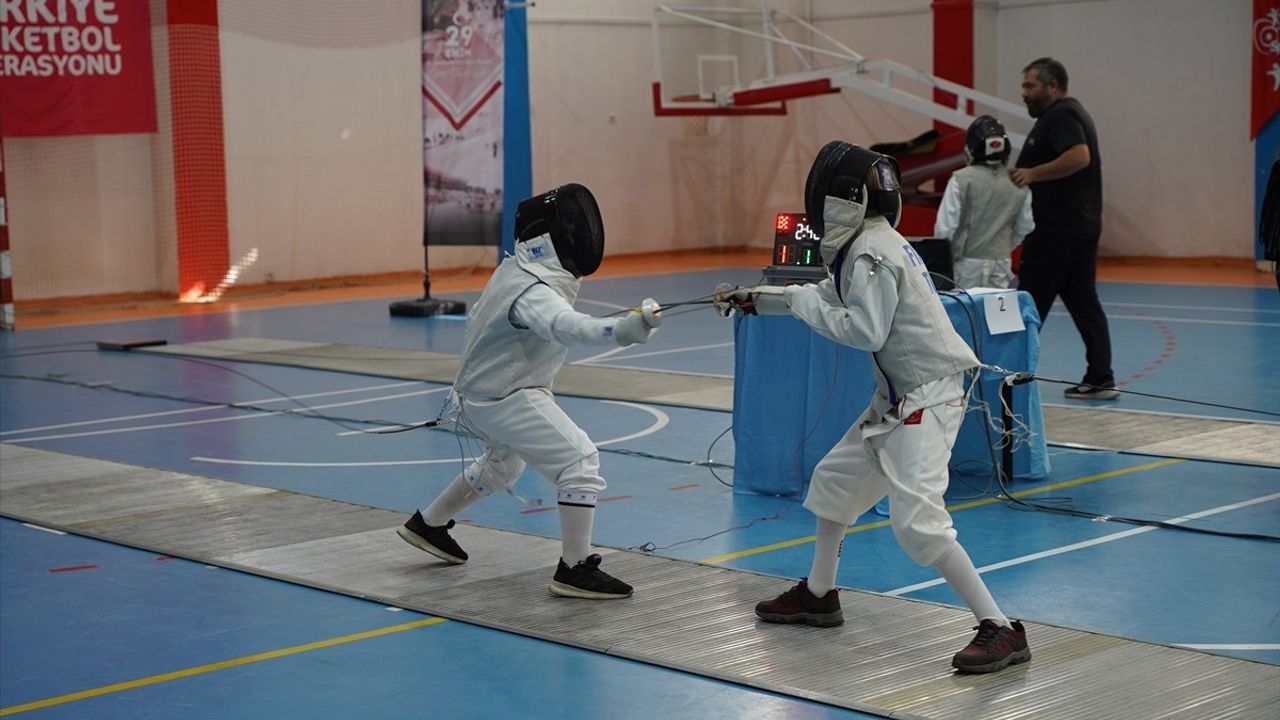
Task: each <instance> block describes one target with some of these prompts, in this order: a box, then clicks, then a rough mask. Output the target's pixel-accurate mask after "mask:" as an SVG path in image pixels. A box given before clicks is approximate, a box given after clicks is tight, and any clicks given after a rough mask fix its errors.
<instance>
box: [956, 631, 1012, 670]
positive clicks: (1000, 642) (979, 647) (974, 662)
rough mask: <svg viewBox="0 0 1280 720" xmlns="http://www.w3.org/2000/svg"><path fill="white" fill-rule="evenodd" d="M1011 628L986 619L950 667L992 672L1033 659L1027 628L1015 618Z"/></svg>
mask: <svg viewBox="0 0 1280 720" xmlns="http://www.w3.org/2000/svg"><path fill="white" fill-rule="evenodd" d="M1011 624H1012V625H1013V627H1012V628H1007V627H1004V626H1002V625H997V624H996V623H995V621H994V620H983V621H982V622H981V623H978V627H976V628H974V630H977V631H978V634H977V636H976V637H974V638H973V642H970V643H969V644H968V645H967V646H965V648H964V649H963V650H961V651H960V652H958V653H956V655H955V657H953V658H951V667H953V668H955V669H957V670H959V671H960V672H963V673H991V672H995V671H997V670H1003V669H1005V668H1006V667H1008V666H1010V665H1017V664H1018V663H1024V662H1026V661H1028V660H1030V659H1031V649H1030V648H1028V647H1027V631H1026V630H1025V629H1024V628H1023V627H1022V623H1020V622H1018V621H1017V620H1014V621H1013V622H1012V623H1011Z"/></svg>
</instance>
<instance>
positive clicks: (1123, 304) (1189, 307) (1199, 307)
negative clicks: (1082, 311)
mask: <svg viewBox="0 0 1280 720" xmlns="http://www.w3.org/2000/svg"><path fill="white" fill-rule="evenodd" d="M1102 304H1103V305H1109V306H1112V307H1135V308H1164V309H1166V310H1205V311H1209V312H1238V313H1263V314H1274V315H1280V310H1265V309H1262V308H1229V307H1212V306H1209V305H1159V304H1156V303H1128V302H1104V303H1102Z"/></svg>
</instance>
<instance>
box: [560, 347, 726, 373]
mask: <svg viewBox="0 0 1280 720" xmlns="http://www.w3.org/2000/svg"><path fill="white" fill-rule="evenodd" d="M632 347H635V346H634V345H629V346H627V347H619V348H614V349H612V350H606V351H604V352H602V353H600V354H599V355H593V356H591V357H589V358H583V359H581V360H574V361H573V362H571V363H569V364H570V365H589V364H592V363H598V362H603V361H604V360H607V359H608V358H611V357H613V356H614V355H617V354H618V353H620V352H622V351H623V350H627V349H628V348H632ZM723 347H733V343H715V344H714V345H694V346H693V347H686V348H675V349H672V350H653V351H651V352H644V353H635V354H634V355H630V354H629V355H627V356H626V357H625V358H622V359H623V360H628V361H629V360H633V359H635V358H642V357H653V356H655V355H674V354H676V353H687V352H696V351H699V350H715V349H716V348H723ZM637 369H641V370H648V371H649V372H667V371H666V370H652V369H649V368H637ZM682 374H684V375H697V374H700V373H682Z"/></svg>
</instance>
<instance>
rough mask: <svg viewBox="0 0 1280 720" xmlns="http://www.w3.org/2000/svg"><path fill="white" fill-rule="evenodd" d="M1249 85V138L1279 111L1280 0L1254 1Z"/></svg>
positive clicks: (1256, 133) (1253, 136)
mask: <svg viewBox="0 0 1280 720" xmlns="http://www.w3.org/2000/svg"><path fill="white" fill-rule="evenodd" d="M1252 86H1253V91H1252V93H1251V95H1252V97H1251V98H1250V105H1251V106H1252V112H1251V113H1250V118H1251V121H1250V123H1249V138H1250V139H1253V138H1255V137H1257V136H1258V131H1260V130H1261V129H1262V126H1263V125H1266V124H1267V121H1268V120H1270V119H1271V116H1272V115H1274V114H1275V113H1276V110H1280V0H1253V83H1252Z"/></svg>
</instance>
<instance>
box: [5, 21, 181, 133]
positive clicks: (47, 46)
mask: <svg viewBox="0 0 1280 720" xmlns="http://www.w3.org/2000/svg"><path fill="white" fill-rule="evenodd" d="M155 131H156V99H155V83H154V81H153V70H152V66H151V12H150V7H149V3H148V0H3V1H0V136H5V137H20V136H40V135H97V134H108V133H146V132H155Z"/></svg>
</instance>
